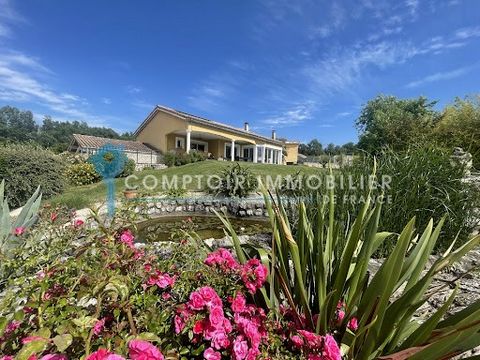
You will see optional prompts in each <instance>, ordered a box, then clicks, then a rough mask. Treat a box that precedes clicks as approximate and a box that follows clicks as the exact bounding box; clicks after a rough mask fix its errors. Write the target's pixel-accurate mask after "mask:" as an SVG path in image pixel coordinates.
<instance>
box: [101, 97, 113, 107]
mask: <svg viewBox="0 0 480 360" xmlns="http://www.w3.org/2000/svg"><path fill="white" fill-rule="evenodd" d="M100 100H101V101H102V103H103V104H105V105H110V104H111V103H112V100H111V99H109V98H106V97H104V98H101V99H100Z"/></svg>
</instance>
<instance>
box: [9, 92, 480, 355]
mask: <svg viewBox="0 0 480 360" xmlns="http://www.w3.org/2000/svg"><path fill="white" fill-rule="evenodd" d="M382 101H383V100H379V99H376V100H374V101H373V102H372V103H371V104H370V105H371V106H370V107H368V106H367V108H366V109H365V111H364V112H363V113H362V114H363V115H362V116H363V117H361V119H363V120H362V121H363V122H362V126H366V127H369V131H368V132H366V133H365V134H366V135H365V136H367V137H370V139H368V138H367V139H366V138H365V137H361V138H360V139H361V142H363V144H364V145H365V144H371V142H370V141H378V140H379V138H378V137H375V136H374V134H376V132H375V131H377V133H378V134H380V133H382V131H384V130H385V129H380V130H379V128H378V124H385V122H384V121H379V122H378V123H377V122H376V121H375V119H376V117H378V116H380V117H381V115H382V114H383V112H384V111H385V108H384V106H383V102H382ZM387 102H392V99H387ZM392 104H393V105H392ZM392 104H390V107H392V106H395V103H394V102H393V103H392ZM422 104H423V105H422ZM396 105H398V106H399V107H400V108H401V106H403V105H402V104H400V105H399V104H396ZM408 105H409V106H408V108H409V109H411V108H414V109H418V108H422V106H426V107H427V108H428V107H429V105H428V104H427V103H422V102H420V103H419V104H417V107H411V106H410V105H411V104H408ZM461 106H462V105H461V104H456V108H455V107H453V108H452V110H451V111H450V112H449V113H448V114H446V115H445V116H447V115H448V116H449V117H450V119H453V120H455V119H457V118H460V117H461V116H463V115H462V111H461V109H460V110H459V108H461ZM371 108H373V109H376V112H375V114H376V115H375V116H371V112H370V110H371ZM378 109H380V110H378ZM367 110H368V111H367ZM455 111H456V112H455ZM422 113H423V114H424V115H425V117H426V118H428V119H427V120H428V121H427V120H426V121H427V122H428V123H429V124H430V120H431V119H430V118H431V116H432V114H431V113H430V112H428V111H427V112H422ZM452 114H453V115H452ZM403 115H404V114H403ZM403 115H402V116H403ZM372 119H373V120H372ZM453 120H449V121H451V122H452V123H454V124H455V129H456V130H455V131H457V133H461V134H462V136H463V137H462V139H464V141H465V142H466V141H467V136H466V135H465V133H464V132H462V131H460V130H459V129H458V128H457V126H458V123H457V122H456V121H453ZM433 123H435V121H433V120H432V124H433ZM411 124H417V123H416V122H415V121H412V122H411ZM412 126H413V125H412ZM415 126H416V125H415ZM443 126H446V125H442V128H441V129H440V130H441V131H440V130H435V129H436V128H435V129H433V128H432V129H430V130H428V134H426V133H425V134H424V135H425V137H428V136H435V137H438V138H441V137H442V136H444V135H438V134H435V135H432V134H431V132H437V131H438V132H441V134H446V133H447V130H445V128H443ZM449 131H450V130H449ZM383 133H384V135H382V136H383V137H382V139H383V138H387V137H388V133H389V132H383ZM417 133H418V132H417V129H416V128H415V129H412V131H411V134H417ZM452 133H453V130H452ZM372 134H373V135H372ZM447 138H448V136H447ZM372 139H373V140H372ZM396 139H397V138H396ZM408 139H411V138H408ZM449 139H450V138H449ZM397 140H398V139H397ZM404 140H405V139H404ZM409 141H410V140H409ZM449 145H450V147H448V146H447V145H446V144H445V143H443V145H440V144H439V143H437V142H433V141H430V142H425V141H424V137H423V136H422V137H418V141H417V142H407V141H406V140H405V142H404V143H401V144H399V143H394V142H393V141H391V142H390V143H389V144H386V145H385V146H383V145H382V146H380V145H379V146H378V148H375V151H374V152H373V151H372V152H371V153H359V154H357V156H356V157H355V159H354V161H353V162H352V163H351V164H348V165H345V166H342V167H340V168H338V169H332V168H329V167H328V166H326V168H322V169H315V168H307V167H305V166H275V165H267V164H240V163H234V164H229V163H221V162H218V161H210V160H205V159H196V157H195V156H192V157H195V159H196V160H195V161H192V162H191V163H188V164H185V163H184V161H185V159H184V158H183V157H182V158H181V159H176V158H172V159H170V160H171V161H172V164H171V165H172V166H171V167H169V168H168V169H164V170H152V169H147V170H143V171H134V169H135V164H132V163H130V165H128V166H127V167H126V168H125V170H124V172H123V173H122V174H120V177H119V178H117V179H116V180H115V183H116V185H117V190H116V191H117V203H116V205H117V206H116V211H115V215H114V216H113V217H109V216H107V214H106V212H102V211H98V208H97V207H96V206H93V205H96V204H97V203H99V202H102V201H103V200H104V198H105V195H106V190H105V185H104V184H103V183H102V182H100V181H99V180H100V177H99V175H98V173H97V172H96V170H95V166H94V164H93V163H91V162H90V161H89V159H85V158H78V157H76V156H72V155H68V154H63V155H58V154H54V153H52V152H50V151H49V150H47V149H44V148H40V147H39V146H38V145H31V144H6V145H2V146H1V148H0V174H1V177H2V179H5V180H3V181H2V182H1V184H0V222H1V224H2V225H1V228H0V229H1V230H0V359H2V360H13V359H19V360H22V359H24V360H34V359H39V360H49V359H50V360H52V359H54V360H66V359H89V360H100V359H109V360H119V359H133V360H147V359H149V360H150V359H151V360H159V359H206V360H221V359H237V360H244V359H248V360H251V359H272V360H275V359H308V360H342V359H343V360H349V359H355V360H357V359H358V360H369V359H391V360H402V359H422V360H424V359H427V360H430V359H431V360H436V359H452V358H457V357H459V356H460V357H461V358H470V359H478V358H479V357H478V347H479V346H480V321H479V319H480V297H479V296H478V295H476V294H475V292H473V291H471V290H472V289H470V288H468V287H467V288H465V284H466V283H465V281H466V280H469V281H477V282H478V278H479V269H478V264H479V262H478V256H479V255H478V254H479V251H478V250H479V245H480V235H478V225H479V213H478V209H479V208H480V195H479V188H478V181H476V180H475V179H477V177H476V176H477V175H476V173H475V169H474V168H473V169H470V168H469V166H470V164H468V163H465V162H464V161H461V159H460V160H458V159H457V158H455V157H452V149H451V146H453V145H456V143H453V142H452V143H449ZM463 146H464V147H465V145H464V144H463ZM32 151H34V152H35V154H36V156H35V158H33V157H32V156H31V154H32ZM473 155H474V156H473V157H474V164H476V162H477V161H478V159H477V158H476V154H475V153H474V154H473ZM188 174H190V175H193V174H195V175H201V174H204V175H211V174H214V175H216V176H217V180H218V184H217V185H218V186H217V187H216V189H215V190H214V191H207V189H206V188H205V185H206V184H205V183H204V182H202V183H201V187H202V196H205V197H207V198H208V201H209V202H213V201H217V200H218V202H219V205H218V207H215V206H213V205H212V206H211V207H209V208H208V214H205V213H206V212H207V211H206V210H205V206H204V207H202V208H201V211H203V212H204V213H202V214H201V215H202V216H199V215H200V214H198V213H197V212H198V208H196V207H193V208H192V209H193V211H192V213H191V214H181V215H175V219H176V220H175V222H173V220H172V219H169V220H165V218H164V219H163V220H162V219H161V218H162V216H160V218H159V217H158V215H159V214H158V213H156V212H151V211H145V212H144V211H141V210H142V208H146V209H147V210H148V209H151V207H150V204H149V203H147V201H150V202H152V203H153V204H156V203H158V202H159V200H158V196H160V197H161V199H164V198H165V199H167V200H165V201H171V199H172V198H173V199H174V200H172V201H179V200H178V199H179V198H181V199H182V204H184V205H179V203H178V202H175V205H172V208H175V207H179V208H180V211H184V210H186V209H187V208H188V207H189V201H192V199H191V198H192V196H193V195H192V194H193V192H192V187H191V186H192V185H189V186H190V187H189V186H187V185H188V184H185V183H183V184H180V185H182V186H181V189H176V190H175V191H171V192H168V193H165V192H164V191H162V190H158V191H157V190H155V191H153V190H149V191H145V193H142V190H139V192H138V194H137V198H135V199H124V198H122V196H120V195H121V193H122V191H123V190H124V189H125V188H124V186H125V179H126V178H128V176H130V175H135V176H136V180H135V181H134V183H135V184H134V185H135V186H137V187H141V185H142V181H143V180H144V179H145V178H146V177H147V176H157V177H158V176H162V175H166V176H168V177H169V178H171V177H173V176H179V175H180V176H181V175H188ZM272 174H274V175H277V174H278V175H280V176H281V177H282V179H283V181H282V182H280V183H276V184H275V185H274V186H269V185H268V182H267V181H266V179H267V177H268V175H272ZM238 179H242V184H243V186H241V187H238V186H232V184H238V181H236V180H238ZM312 179H313V180H312ZM322 179H331V181H333V183H334V184H337V185H338V186H329V181H326V182H325V181H321V180H322ZM365 179H367V180H365ZM383 179H388V181H383ZM316 181H318V183H316ZM345 181H346V182H345ZM292 184H296V185H297V186H296V187H292V186H291V185H292ZM346 184H348V186H347V185H346ZM379 184H380V185H379ZM183 185H185V186H183ZM299 185H304V186H299ZM374 185H375V186H374ZM155 196H157V198H156V197H155ZM252 197H255V199H261V203H262V205H261V208H260V209H257V210H260V214H261V217H262V219H261V222H258V223H257V222H254V221H252V222H251V223H249V224H248V225H247V220H245V219H243V218H241V219H239V218H235V217H232V214H230V213H228V212H226V211H222V210H221V209H222V206H224V205H223V202H224V201H227V200H228V201H230V199H234V200H235V201H239V202H248V201H249V199H251V198H252ZM145 199H153V200H145ZM211 199H214V200H211ZM215 199H216V200H215ZM222 199H223V200H222ZM66 200H68V201H66ZM20 206H21V207H22V208H21V210H18V211H17V213H16V215H15V216H11V215H10V210H11V209H14V208H17V207H20ZM86 207H92V209H91V210H90V211H89V214H90V215H89V216H80V215H79V214H80V212H81V209H82V208H86ZM227 208H228V207H227ZM205 215H208V216H205ZM162 221H163V222H164V223H163V224H162ZM255 221H260V220H258V219H257V220H255ZM165 223H166V224H165ZM146 224H147V225H148V226H147V225H146ZM258 232H262V233H265V234H266V236H264V237H262V240H261V241H256V242H252V241H249V240H248V239H249V238H248V236H245V235H243V234H246V233H248V235H255V234H256V233H258ZM212 234H213V235H212ZM209 237H214V238H215V239H218V238H219V237H221V238H222V241H221V242H217V241H214V242H211V241H206V240H207V238H209ZM245 239H247V240H245ZM472 254H473V255H472ZM467 259H468V260H467ZM447 275H448V277H446V276H447ZM445 279H446V280H445ZM468 292H470V293H471V294H470V297H469V298H468V299H467V300H465V301H463V300H462V301H461V300H460V299H463V298H462V297H460V294H464V293H468ZM438 294H442V296H439V295H438ZM426 309H428V310H426Z"/></svg>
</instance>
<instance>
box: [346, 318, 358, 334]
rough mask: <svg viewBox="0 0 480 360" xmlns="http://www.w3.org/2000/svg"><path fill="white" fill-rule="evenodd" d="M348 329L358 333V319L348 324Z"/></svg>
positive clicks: (353, 319) (351, 320) (352, 319)
mask: <svg viewBox="0 0 480 360" xmlns="http://www.w3.org/2000/svg"><path fill="white" fill-rule="evenodd" d="M347 327H348V328H349V329H350V330H352V331H357V329H358V319H357V318H356V317H353V318H351V319H350V321H349V322H348V324H347Z"/></svg>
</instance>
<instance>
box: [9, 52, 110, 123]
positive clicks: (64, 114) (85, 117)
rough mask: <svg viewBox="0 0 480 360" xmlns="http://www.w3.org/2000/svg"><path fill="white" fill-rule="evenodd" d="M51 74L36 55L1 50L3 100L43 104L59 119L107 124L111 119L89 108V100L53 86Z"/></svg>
mask: <svg viewBox="0 0 480 360" xmlns="http://www.w3.org/2000/svg"><path fill="white" fill-rule="evenodd" d="M52 74H53V72H52V71H51V70H49V69H48V68H47V67H45V66H44V65H42V64H41V63H40V62H39V60H38V59H37V58H34V57H30V56H28V55H27V54H24V53H20V52H13V51H11V52H6V53H0V100H3V101H8V102H15V103H27V104H29V105H30V106H31V105H32V104H37V105H40V106H42V107H45V108H46V109H48V111H49V112H50V113H51V115H52V116H55V118H56V119H64V120H82V121H87V122H89V123H91V124H95V125H105V121H106V120H107V119H112V117H109V116H98V115H94V114H91V113H90V112H88V111H86V110H85V108H86V107H88V102H87V101H86V99H84V98H82V97H80V96H78V95H75V94H72V93H67V92H60V91H56V90H54V89H52V88H51V87H50V86H48V84H47V83H46V80H45V78H47V79H48V77H49V76H52Z"/></svg>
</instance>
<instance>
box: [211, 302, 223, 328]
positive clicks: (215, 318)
mask: <svg viewBox="0 0 480 360" xmlns="http://www.w3.org/2000/svg"><path fill="white" fill-rule="evenodd" d="M223 318H224V315H223V309H222V308H221V307H220V306H215V307H213V308H212V309H211V310H210V315H209V316H208V319H209V320H210V324H211V325H212V326H213V327H214V328H217V329H218V328H222V327H223Z"/></svg>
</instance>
